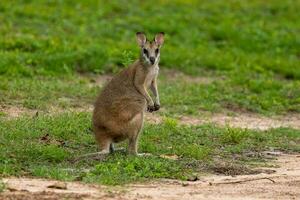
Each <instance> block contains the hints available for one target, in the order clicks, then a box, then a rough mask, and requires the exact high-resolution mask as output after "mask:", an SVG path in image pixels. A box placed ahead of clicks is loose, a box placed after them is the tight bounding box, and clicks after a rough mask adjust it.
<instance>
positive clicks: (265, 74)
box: [0, 0, 300, 115]
mask: <svg viewBox="0 0 300 200" xmlns="http://www.w3.org/2000/svg"><path fill="white" fill-rule="evenodd" d="M298 8H300V4H299V2H298V1H292V0H288V1H284V2H282V1H279V0H273V1H272V3H269V2H264V1H261V0H255V1H242V2H240V1H236V0H230V1H226V2H225V1H216V0H214V1H201V2H199V1H180V0H178V1H176V2H174V1H157V2H155V4H153V2H150V1H149V2H140V1H134V2H131V3H120V1H110V2H106V1H93V0H89V1H85V2H76V3H74V2H73V1H61V2H48V1H44V2H41V1H37V0H32V1H19V2H18V3H14V2H12V1H8V0H4V1H2V2H1V5H0V21H1V29H0V35H1V37H0V56H1V58H2V59H1V61H0V79H1V83H0V84H1V85H0V92H1V93H3V94H4V95H1V97H0V101H1V103H4V104H12V105H22V106H25V107H27V108H34V109H36V108H39V109H40V108H41V109H46V108H47V106H48V105H49V103H51V104H55V105H56V106H57V105H58V106H60V105H62V107H63V106H66V105H67V104H71V105H72V106H73V107H76V104H77V103H78V102H80V103H81V102H84V103H91V102H93V99H94V97H95V95H96V90H95V88H94V89H91V88H87V87H85V86H84V83H82V81H83V82H84V81H89V80H86V79H83V78H79V77H78V73H94V74H99V73H100V74H102V73H116V72H118V71H120V70H121V69H122V68H124V66H127V65H128V64H130V63H132V61H133V60H134V59H135V58H136V57H137V54H138V46H137V44H136V41H135V38H134V37H135V36H134V35H135V32H137V31H145V32H147V33H148V34H149V35H150V37H152V36H153V35H154V34H155V33H156V32H158V31H164V32H166V33H167V34H166V43H165V46H164V47H163V49H162V56H161V67H162V68H171V69H177V70H179V71H183V72H185V73H187V74H191V75H193V76H204V77H206V76H209V77H212V78H215V77H220V76H221V77H222V78H221V80H217V81H214V82H213V83H211V84H206V85H203V84H202V85H200V84H188V85H187V84H185V85H184V84H182V82H179V83H178V84H176V83H172V84H168V81H165V82H162V86H160V90H161V92H162V95H161V96H162V103H163V105H165V106H166V108H168V111H167V113H166V114H171V115H173V114H174V113H178V112H180V113H184V114H193V115H195V114H197V113H198V111H199V110H206V111H213V112H215V111H223V110H224V109H225V110H226V109H229V110H233V111H236V110H239V111H250V112H258V113H262V114H267V115H272V114H286V113H289V112H299V111H300V90H299V88H300V87H299V86H300V68H299V66H300V60H299V54H300V52H299V49H300V43H299V41H300V40H299V37H298V36H299V34H298V27H299V22H298V21H299V20H296V19H297V16H298V15H297V10H299V9H298ZM186 13H189V15H188V16H187V15H186ZM145 19H147V20H145ZM56 80H58V81H56ZM85 83H86V82H85ZM71 84H75V87H74V85H71ZM85 85H87V84H85ZM40 86H41V88H40ZM31 88H33V89H31ZM96 89H97V88H96ZM177 91H180V94H178V92H177ZM69 101H71V102H69ZM74 101H75V102H74ZM170 110H172V112H171V111H170Z"/></svg>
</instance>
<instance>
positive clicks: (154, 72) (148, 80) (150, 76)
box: [145, 65, 159, 87]
mask: <svg viewBox="0 0 300 200" xmlns="http://www.w3.org/2000/svg"><path fill="white" fill-rule="evenodd" d="M158 72H159V67H158V65H154V66H152V67H151V68H149V71H148V73H147V76H146V81H145V82H146V86H147V87H150V85H151V82H152V81H153V79H154V78H155V77H156V76H157V75H158Z"/></svg>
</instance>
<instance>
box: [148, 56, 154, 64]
mask: <svg viewBox="0 0 300 200" xmlns="http://www.w3.org/2000/svg"><path fill="white" fill-rule="evenodd" d="M149 59H150V62H151V64H152V65H154V63H155V57H150V58H149Z"/></svg>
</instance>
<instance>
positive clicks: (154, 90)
mask: <svg viewBox="0 0 300 200" xmlns="http://www.w3.org/2000/svg"><path fill="white" fill-rule="evenodd" d="M150 89H151V91H152V93H153V95H154V97H155V101H154V111H157V110H159V109H160V102H159V94H158V89H157V81H156V77H155V78H154V79H153V81H152V82H151V86H150Z"/></svg>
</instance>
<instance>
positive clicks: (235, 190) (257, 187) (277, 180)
mask: <svg viewBox="0 0 300 200" xmlns="http://www.w3.org/2000/svg"><path fill="white" fill-rule="evenodd" d="M274 166H278V168H276V167H273V168H268V169H269V170H275V171H276V172H275V173H272V174H257V175H241V176H236V177H231V176H217V175H214V176H207V177H202V178H201V179H200V180H199V181H196V182H181V181H173V180H162V181H157V182H152V183H147V184H132V185H128V186H123V187H107V186H99V185H92V184H82V183H78V182H67V183H64V182H58V181H49V180H43V179H30V178H6V179H3V181H4V182H5V184H6V190H5V191H4V192H3V193H0V199H3V200H6V199H62V198H66V199H126V200H127V199H128V200H129V199H145V200H147V199H149V200H156V199H157V200H159V199H164V200H171V199H181V200H185V199H199V200H201V199H205V200H218V199H222V200H226V199H228V200H238V199H282V200H287V199H300V155H299V154H298V155H284V154H282V155H279V156H278V158H277V160H276V161H274Z"/></svg>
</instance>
